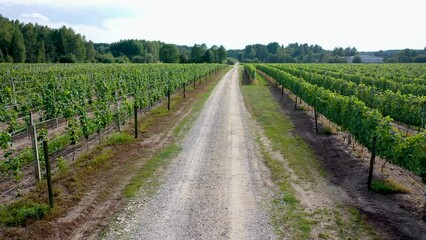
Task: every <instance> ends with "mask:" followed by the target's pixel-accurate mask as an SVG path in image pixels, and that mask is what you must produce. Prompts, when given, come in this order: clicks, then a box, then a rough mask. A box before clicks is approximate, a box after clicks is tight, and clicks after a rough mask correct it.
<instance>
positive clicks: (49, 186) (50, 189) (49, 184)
mask: <svg viewBox="0 0 426 240" xmlns="http://www.w3.org/2000/svg"><path fill="white" fill-rule="evenodd" d="M43 149H44V160H45V162H46V176H47V190H48V192H49V205H50V207H51V208H53V187H52V175H51V170H50V161H49V150H48V145H47V141H46V140H43Z"/></svg>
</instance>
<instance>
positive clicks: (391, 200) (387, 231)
mask: <svg viewBox="0 0 426 240" xmlns="http://www.w3.org/2000/svg"><path fill="white" fill-rule="evenodd" d="M268 80H269V81H270V82H271V83H272V84H271V86H270V91H271V93H272V95H273V96H274V98H275V99H276V101H277V102H278V103H279V105H280V106H281V108H282V109H281V110H282V112H283V114H285V115H287V116H289V117H290V119H291V121H292V122H293V124H294V126H295V131H294V135H295V136H301V137H302V138H303V139H304V140H305V141H306V142H307V143H309V145H310V147H311V148H312V149H313V150H314V151H315V153H316V155H317V156H319V160H320V164H321V167H322V168H323V169H324V170H325V173H326V176H325V179H324V181H322V178H321V176H318V178H317V179H318V182H319V184H316V185H315V189H314V190H313V189H308V190H307V189H306V188H304V187H303V184H301V185H299V186H298V185H297V184H295V185H294V186H293V187H294V188H295V190H296V191H297V192H298V198H299V199H300V200H301V202H302V203H304V204H305V205H306V206H308V208H310V209H316V208H318V207H319V206H321V205H323V206H332V204H335V203H339V202H343V203H344V204H345V205H347V206H350V207H353V208H355V209H357V210H358V211H359V212H360V213H361V215H362V217H363V219H364V220H365V221H366V222H367V223H368V224H370V225H371V226H373V227H374V229H375V230H376V231H377V232H378V233H379V236H380V238H381V239H426V223H425V222H424V221H422V219H421V218H422V211H423V209H422V207H423V204H424V196H423V184H422V182H421V179H420V178H419V177H416V176H415V175H414V174H412V173H410V172H408V171H406V170H404V169H401V168H400V167H398V166H394V165H392V164H390V163H387V164H385V166H384V168H383V171H381V168H382V166H383V164H384V163H385V161H384V160H383V159H380V158H376V163H375V166H374V168H375V171H374V178H375V179H391V180H392V181H394V182H396V183H397V184H399V185H401V186H403V187H404V188H406V189H408V190H409V192H408V193H404V194H403V193H398V194H389V195H382V194H379V193H375V192H369V191H367V176H368V169H369V161H370V153H369V152H368V151H367V150H366V149H365V148H362V146H360V145H357V144H356V143H352V144H350V145H348V144H347V141H348V136H347V133H345V132H339V133H338V134H336V135H331V136H327V135H324V134H316V133H315V124H314V117H313V113H312V110H311V109H310V108H309V107H308V105H306V104H304V103H303V102H300V103H298V105H303V106H304V108H305V109H309V110H305V111H303V110H295V109H294V106H295V104H294V100H295V96H294V95H293V94H292V93H290V92H289V91H287V90H285V91H284V95H283V97H282V95H281V89H278V88H275V86H274V83H273V82H274V80H272V79H271V78H268ZM298 101H299V100H298ZM319 127H320V129H322V128H324V127H331V128H333V129H334V130H337V127H336V126H334V125H333V124H332V123H330V122H329V121H328V120H327V119H326V118H324V117H320V123H319ZM296 177H297V176H296Z"/></svg>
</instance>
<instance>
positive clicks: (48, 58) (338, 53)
mask: <svg viewBox="0 0 426 240" xmlns="http://www.w3.org/2000/svg"><path fill="white" fill-rule="evenodd" d="M360 54H367V55H371V56H376V57H383V61H384V62H386V63H424V62H426V47H425V48H424V49H423V50H413V49H404V50H386V51H382V50H380V51H377V52H367V53H363V52H359V51H358V50H357V49H356V48H355V47H346V48H343V47H335V48H334V49H333V50H326V49H324V48H322V47H321V46H319V45H317V44H315V45H308V44H307V43H304V44H299V43H290V44H288V45H287V46H284V45H280V44H279V43H278V42H271V43H269V44H266V45H265V44H251V45H247V46H246V47H245V48H244V49H237V50H226V49H225V47H224V46H216V45H214V46H212V47H210V48H208V47H207V45H206V44H204V43H203V44H195V45H193V46H192V47H189V46H180V45H176V44H170V43H164V42H161V41H148V40H138V39H126V40H120V41H118V42H114V43H93V42H92V41H90V40H87V39H86V38H85V36H83V35H81V34H79V33H76V32H75V31H74V30H73V29H71V28H67V27H66V26H63V27H61V28H59V29H52V28H49V27H47V26H41V25H38V24H32V23H27V24H25V23H22V22H19V21H18V20H9V19H8V18H5V17H3V16H2V15H1V14H0V63H1V62H9V63H83V62H89V63H94V62H99V63H157V62H164V63H224V62H225V61H226V60H227V58H228V57H229V58H231V59H235V60H238V61H240V62H247V63H262V62H264V63H347V62H348V59H350V58H349V57H353V58H352V59H353V60H352V62H354V63H356V62H360V58H359V55H360ZM228 63H233V61H230V60H229V59H228Z"/></svg>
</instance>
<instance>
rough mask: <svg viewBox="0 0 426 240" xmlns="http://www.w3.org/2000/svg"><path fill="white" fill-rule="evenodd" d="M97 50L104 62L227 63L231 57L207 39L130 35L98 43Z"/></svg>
mask: <svg viewBox="0 0 426 240" xmlns="http://www.w3.org/2000/svg"><path fill="white" fill-rule="evenodd" d="M95 50H96V52H97V55H96V57H95V58H96V59H97V60H98V61H99V62H104V63H111V62H119V63H127V62H133V63H155V62H164V63H223V62H224V61H225V60H226V58H227V52H226V49H225V47H223V46H220V47H218V46H216V45H214V46H212V47H211V48H207V46H206V44H204V43H203V44H201V45H200V44H195V45H194V46H192V47H188V46H179V45H176V44H166V43H163V42H160V41H146V40H136V39H130V40H121V41H119V42H115V43H111V44H107V43H99V44H95Z"/></svg>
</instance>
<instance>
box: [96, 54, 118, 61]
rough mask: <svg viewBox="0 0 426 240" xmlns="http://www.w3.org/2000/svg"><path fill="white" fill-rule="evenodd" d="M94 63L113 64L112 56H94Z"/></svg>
mask: <svg viewBox="0 0 426 240" xmlns="http://www.w3.org/2000/svg"><path fill="white" fill-rule="evenodd" d="M95 59H96V61H98V62H100V63H114V62H115V60H114V56H113V55H112V54H111V53H105V54H96V55H95Z"/></svg>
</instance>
